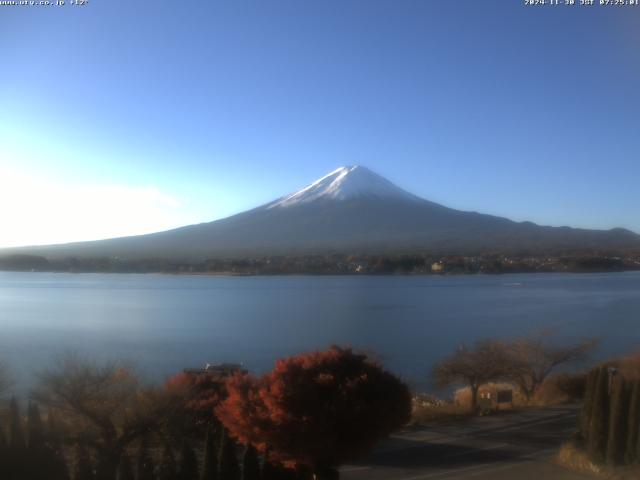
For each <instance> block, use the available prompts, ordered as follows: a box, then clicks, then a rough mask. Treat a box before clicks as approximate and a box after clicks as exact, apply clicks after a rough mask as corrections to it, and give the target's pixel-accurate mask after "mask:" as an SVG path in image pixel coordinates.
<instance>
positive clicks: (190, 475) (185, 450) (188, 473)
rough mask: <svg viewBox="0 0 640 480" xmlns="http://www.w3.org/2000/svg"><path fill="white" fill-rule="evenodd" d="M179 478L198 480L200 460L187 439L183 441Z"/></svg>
mask: <svg viewBox="0 0 640 480" xmlns="http://www.w3.org/2000/svg"><path fill="white" fill-rule="evenodd" d="M178 478H179V479H180V480H198V459H197V457H196V453H195V452H194V451H193V448H191V445H190V444H189V442H188V441H187V440H186V439H185V440H183V441H182V447H181V448H180V465H179V466H178Z"/></svg>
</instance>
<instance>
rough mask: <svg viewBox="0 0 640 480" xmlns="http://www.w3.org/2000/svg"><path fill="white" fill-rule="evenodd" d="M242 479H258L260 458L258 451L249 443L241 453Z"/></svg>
mask: <svg viewBox="0 0 640 480" xmlns="http://www.w3.org/2000/svg"><path fill="white" fill-rule="evenodd" d="M242 480H260V459H259V458H258V451H257V450H256V449H255V447H254V446H253V445H251V444H249V445H247V447H246V448H245V449H244V454H243V455H242Z"/></svg>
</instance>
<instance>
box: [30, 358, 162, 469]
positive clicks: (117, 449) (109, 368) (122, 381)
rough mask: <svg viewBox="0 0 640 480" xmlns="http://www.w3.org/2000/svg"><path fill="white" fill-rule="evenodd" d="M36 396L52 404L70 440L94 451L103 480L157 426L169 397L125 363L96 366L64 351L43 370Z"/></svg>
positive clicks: (51, 407) (39, 399) (35, 397)
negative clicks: (55, 362)
mask: <svg viewBox="0 0 640 480" xmlns="http://www.w3.org/2000/svg"><path fill="white" fill-rule="evenodd" d="M33 397H34V399H35V400H37V401H38V402H39V403H40V404H42V405H44V406H47V407H49V409H50V410H51V412H52V413H54V414H55V415H56V418H57V419H58V422H59V423H60V424H61V426H62V428H63V429H64V432H63V434H64V438H65V439H66V441H67V442H69V443H71V444H76V445H83V446H85V447H90V448H92V449H93V450H94V452H95V454H96V458H97V460H98V472H99V477H100V478H101V479H108V480H111V479H115V474H116V469H117V466H118V463H119V461H120V456H121V455H122V453H123V452H124V450H125V448H126V447H127V446H128V445H129V444H130V443H131V442H133V441H134V440H136V439H137V438H139V437H140V436H142V435H144V434H146V433H147V432H149V431H151V430H153V429H154V428H156V427H157V425H158V421H159V420H158V419H161V418H163V417H164V416H165V415H166V413H167V412H168V410H169V409H170V408H171V401H170V399H167V398H164V396H163V394H162V393H161V392H160V391H158V390H154V389H151V388H147V387H145V386H144V385H142V384H141V382H140V380H139V378H138V376H137V375H136V374H135V371H134V369H133V368H132V367H131V366H129V365H125V364H116V363H111V364H105V365H96V364H94V363H92V362H90V361H87V360H84V359H82V358H79V357H77V356H74V355H66V356H64V357H62V358H61V359H60V360H59V362H58V363H57V364H56V365H55V366H54V367H53V368H52V369H50V370H47V371H45V372H43V373H41V374H40V378H39V384H38V387H37V388H36V390H35V391H34V392H33Z"/></svg>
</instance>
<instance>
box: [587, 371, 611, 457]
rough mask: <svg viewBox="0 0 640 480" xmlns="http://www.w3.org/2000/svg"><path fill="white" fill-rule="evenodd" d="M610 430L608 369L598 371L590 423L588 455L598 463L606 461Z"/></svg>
mask: <svg viewBox="0 0 640 480" xmlns="http://www.w3.org/2000/svg"><path fill="white" fill-rule="evenodd" d="M608 428H609V372H608V370H607V368H606V367H600V368H599V369H598V377H597V380H596V388H595V391H594V397H593V412H592V414H591V422H590V423H589V435H588V439H589V440H588V443H587V454H588V455H589V458H590V459H591V460H592V461H593V462H596V463H602V462H604V460H605V454H606V449H607V434H608Z"/></svg>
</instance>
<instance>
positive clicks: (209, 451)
mask: <svg viewBox="0 0 640 480" xmlns="http://www.w3.org/2000/svg"><path fill="white" fill-rule="evenodd" d="M216 447H217V445H216V441H215V434H214V431H213V429H212V428H211V427H209V428H208V429H207V436H206V438H205V441H204V458H203V459H202V474H201V476H200V479H201V480H218V478H219V476H218V449H217V448H216Z"/></svg>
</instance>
